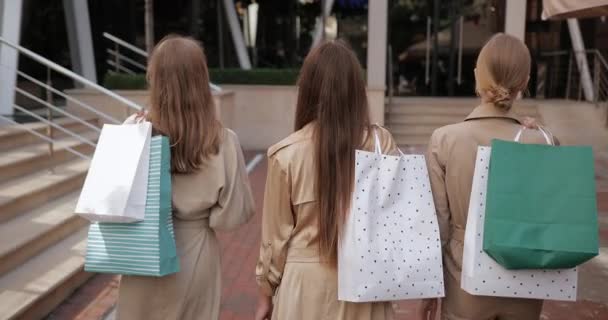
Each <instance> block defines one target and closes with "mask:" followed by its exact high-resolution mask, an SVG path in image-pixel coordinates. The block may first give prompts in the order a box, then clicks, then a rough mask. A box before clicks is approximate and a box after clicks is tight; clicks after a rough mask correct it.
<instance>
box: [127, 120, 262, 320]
mask: <svg viewBox="0 0 608 320" xmlns="http://www.w3.org/2000/svg"><path fill="white" fill-rule="evenodd" d="M172 192H173V221H174V225H175V237H176V245H177V253H178V255H179V259H180V271H179V272H178V273H176V274H172V275H169V276H165V277H160V278H155V277H140V276H123V277H122V280H121V282H120V288H119V298H118V319H119V320H139V319H141V320H155V319H157V320H178V319H179V320H188V319H192V320H194V319H197V320H198V319H205V320H208V319H209V320H215V319H218V318H219V313H220V296H221V292H222V290H221V283H220V280H221V274H220V272H221V271H220V252H219V246H218V241H217V238H216V235H215V231H216V230H230V229H233V228H235V227H237V226H239V225H242V224H244V223H245V222H247V221H248V220H249V218H250V217H251V216H252V215H253V214H254V210H255V207H254V203H253V197H252V194H251V189H250V186H249V180H248V177H247V172H246V170H245V162H244V159H243V154H242V151H241V147H240V145H239V142H238V138H237V136H236V134H235V133H234V132H232V131H230V130H228V129H224V133H223V137H222V142H221V145H220V150H219V153H218V154H216V155H213V156H211V157H209V158H208V159H207V160H205V162H204V165H203V167H202V168H201V169H200V170H198V171H197V172H194V173H191V174H174V175H173V176H172Z"/></svg>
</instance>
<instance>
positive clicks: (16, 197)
mask: <svg viewBox="0 0 608 320" xmlns="http://www.w3.org/2000/svg"><path fill="white" fill-rule="evenodd" d="M57 122H58V123H59V124H60V125H61V126H63V127H64V128H67V129H69V130H71V131H73V132H77V133H78V134H79V135H82V136H83V137H87V138H89V139H90V140H92V141H95V139H96V134H97V133H95V132H93V131H92V130H91V129H90V128H87V127H86V126H84V125H83V124H81V123H78V122H74V121H70V120H65V119H59V120H57ZM89 122H90V123H91V124H95V125H97V121H96V120H89ZM27 126H28V127H29V128H30V129H32V130H36V131H37V132H39V133H43V134H45V132H46V126H45V125H43V124H41V123H31V124H27ZM54 138H56V139H58V140H59V141H58V142H57V143H55V144H54V152H53V154H52V155H50V153H49V146H48V143H47V142H44V141H43V140H42V139H40V138H38V137H35V136H34V135H32V134H31V133H29V132H27V131H25V130H22V129H19V128H17V127H14V126H7V127H1V128H0V319H41V318H43V317H45V316H46V315H47V314H48V313H49V312H51V311H52V310H53V309H54V308H55V307H56V306H57V305H58V304H59V303H60V302H62V301H63V300H64V299H65V298H66V297H67V296H69V295H70V294H71V293H72V292H73V291H74V290H75V289H76V288H77V287H78V286H80V285H81V284H82V283H83V282H84V281H86V280H87V279H88V278H89V277H90V276H91V274H88V273H86V272H84V271H83V265H84V259H83V253H84V250H85V246H86V231H87V230H86V227H87V225H88V223H87V221H86V220H84V219H81V218H79V217H78V216H76V215H74V208H75V206H76V201H77V198H78V190H79V189H80V188H81V187H82V183H83V181H84V178H85V175H86V171H87V169H88V165H89V163H88V160H82V159H81V158H79V157H76V156H75V155H73V154H72V153H70V152H69V151H68V150H67V148H68V147H70V148H72V149H74V150H76V151H78V152H81V153H83V154H91V153H92V151H93V148H92V147H91V146H89V145H87V144H84V143H82V142H80V141H79V140H77V139H74V138H72V137H69V136H66V135H65V134H61V133H60V132H58V131H56V132H55V134H54Z"/></svg>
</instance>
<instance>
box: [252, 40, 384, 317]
mask: <svg viewBox="0 0 608 320" xmlns="http://www.w3.org/2000/svg"><path fill="white" fill-rule="evenodd" d="M298 86H299V90H298V101H297V108H296V117H295V130H296V132H295V133H293V134H291V135H290V136H288V137H287V138H285V139H284V140H283V141H281V142H279V143H277V144H276V145H274V146H272V147H271V148H270V149H269V150H268V178H267V180H266V192H265V198H264V212H263V218H262V243H261V248H260V258H259V260H258V264H257V266H256V277H257V282H258V284H259V286H260V297H259V302H258V310H257V312H256V320H263V319H271V318H272V319H290V320H294V319H295V320H297V319H332V320H334V319H338V320H339V319H349V320H351V319H380V320H382V319H391V318H392V316H393V310H392V307H391V304H390V303H388V302H378V303H350V302H342V301H338V290H337V288H338V281H337V265H336V262H337V261H336V260H337V250H338V243H339V238H340V230H341V227H342V224H343V222H344V219H345V215H346V214H347V212H348V209H349V206H350V200H351V193H352V189H353V183H354V161H355V150H356V149H365V150H373V149H374V138H373V136H374V132H376V133H377V134H378V136H379V137H380V141H381V144H382V150H385V151H388V152H391V153H393V152H394V151H396V147H395V144H394V142H393V139H392V137H391V135H390V134H389V133H388V131H386V130H385V129H383V128H381V127H379V126H373V125H370V119H369V108H368V102H367V95H366V89H365V81H364V78H363V70H362V69H361V66H360V64H359V61H358V60H357V58H356V56H355V54H354V53H353V52H352V50H350V49H349V48H348V46H347V45H346V44H345V43H344V42H342V41H331V42H327V43H324V44H321V45H320V46H318V47H316V48H314V49H313V50H312V51H311V52H310V53H309V54H308V56H307V57H306V60H305V61H304V64H303V66H302V69H301V71H300V78H299V80H298ZM273 304H274V306H273Z"/></svg>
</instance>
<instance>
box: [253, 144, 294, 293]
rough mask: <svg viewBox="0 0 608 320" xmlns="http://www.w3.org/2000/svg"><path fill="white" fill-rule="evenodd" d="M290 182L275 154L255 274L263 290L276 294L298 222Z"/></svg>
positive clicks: (271, 160)
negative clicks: (292, 235) (290, 240)
mask: <svg viewBox="0 0 608 320" xmlns="http://www.w3.org/2000/svg"><path fill="white" fill-rule="evenodd" d="M290 190H291V184H290V180H289V177H288V174H287V172H286V170H284V168H282V167H281V165H280V163H279V161H278V160H277V158H276V156H272V155H271V156H270V158H269V160H268V176H267V179H266V190H265V193H264V211H263V215H262V240H261V245H260V257H259V259H258V262H257V265H256V268H255V274H256V280H257V283H258V285H259V287H260V289H261V291H262V292H264V293H265V294H266V295H268V296H273V295H274V292H275V290H276V288H277V287H278V285H279V284H280V282H281V277H282V274H283V269H284V267H285V262H286V258H287V257H286V256H287V243H288V241H289V239H290V237H291V233H292V231H293V228H294V225H295V221H294V216H293V211H292V206H291V191H290Z"/></svg>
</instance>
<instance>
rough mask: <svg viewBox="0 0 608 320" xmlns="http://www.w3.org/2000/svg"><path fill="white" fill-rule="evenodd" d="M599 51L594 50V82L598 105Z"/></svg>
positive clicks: (596, 103) (594, 96)
mask: <svg viewBox="0 0 608 320" xmlns="http://www.w3.org/2000/svg"><path fill="white" fill-rule="evenodd" d="M598 54H599V53H597V52H593V83H594V91H595V94H594V95H593V98H594V100H595V101H594V103H595V105H598V104H599V102H600V71H601V70H600V61H599V57H598Z"/></svg>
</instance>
